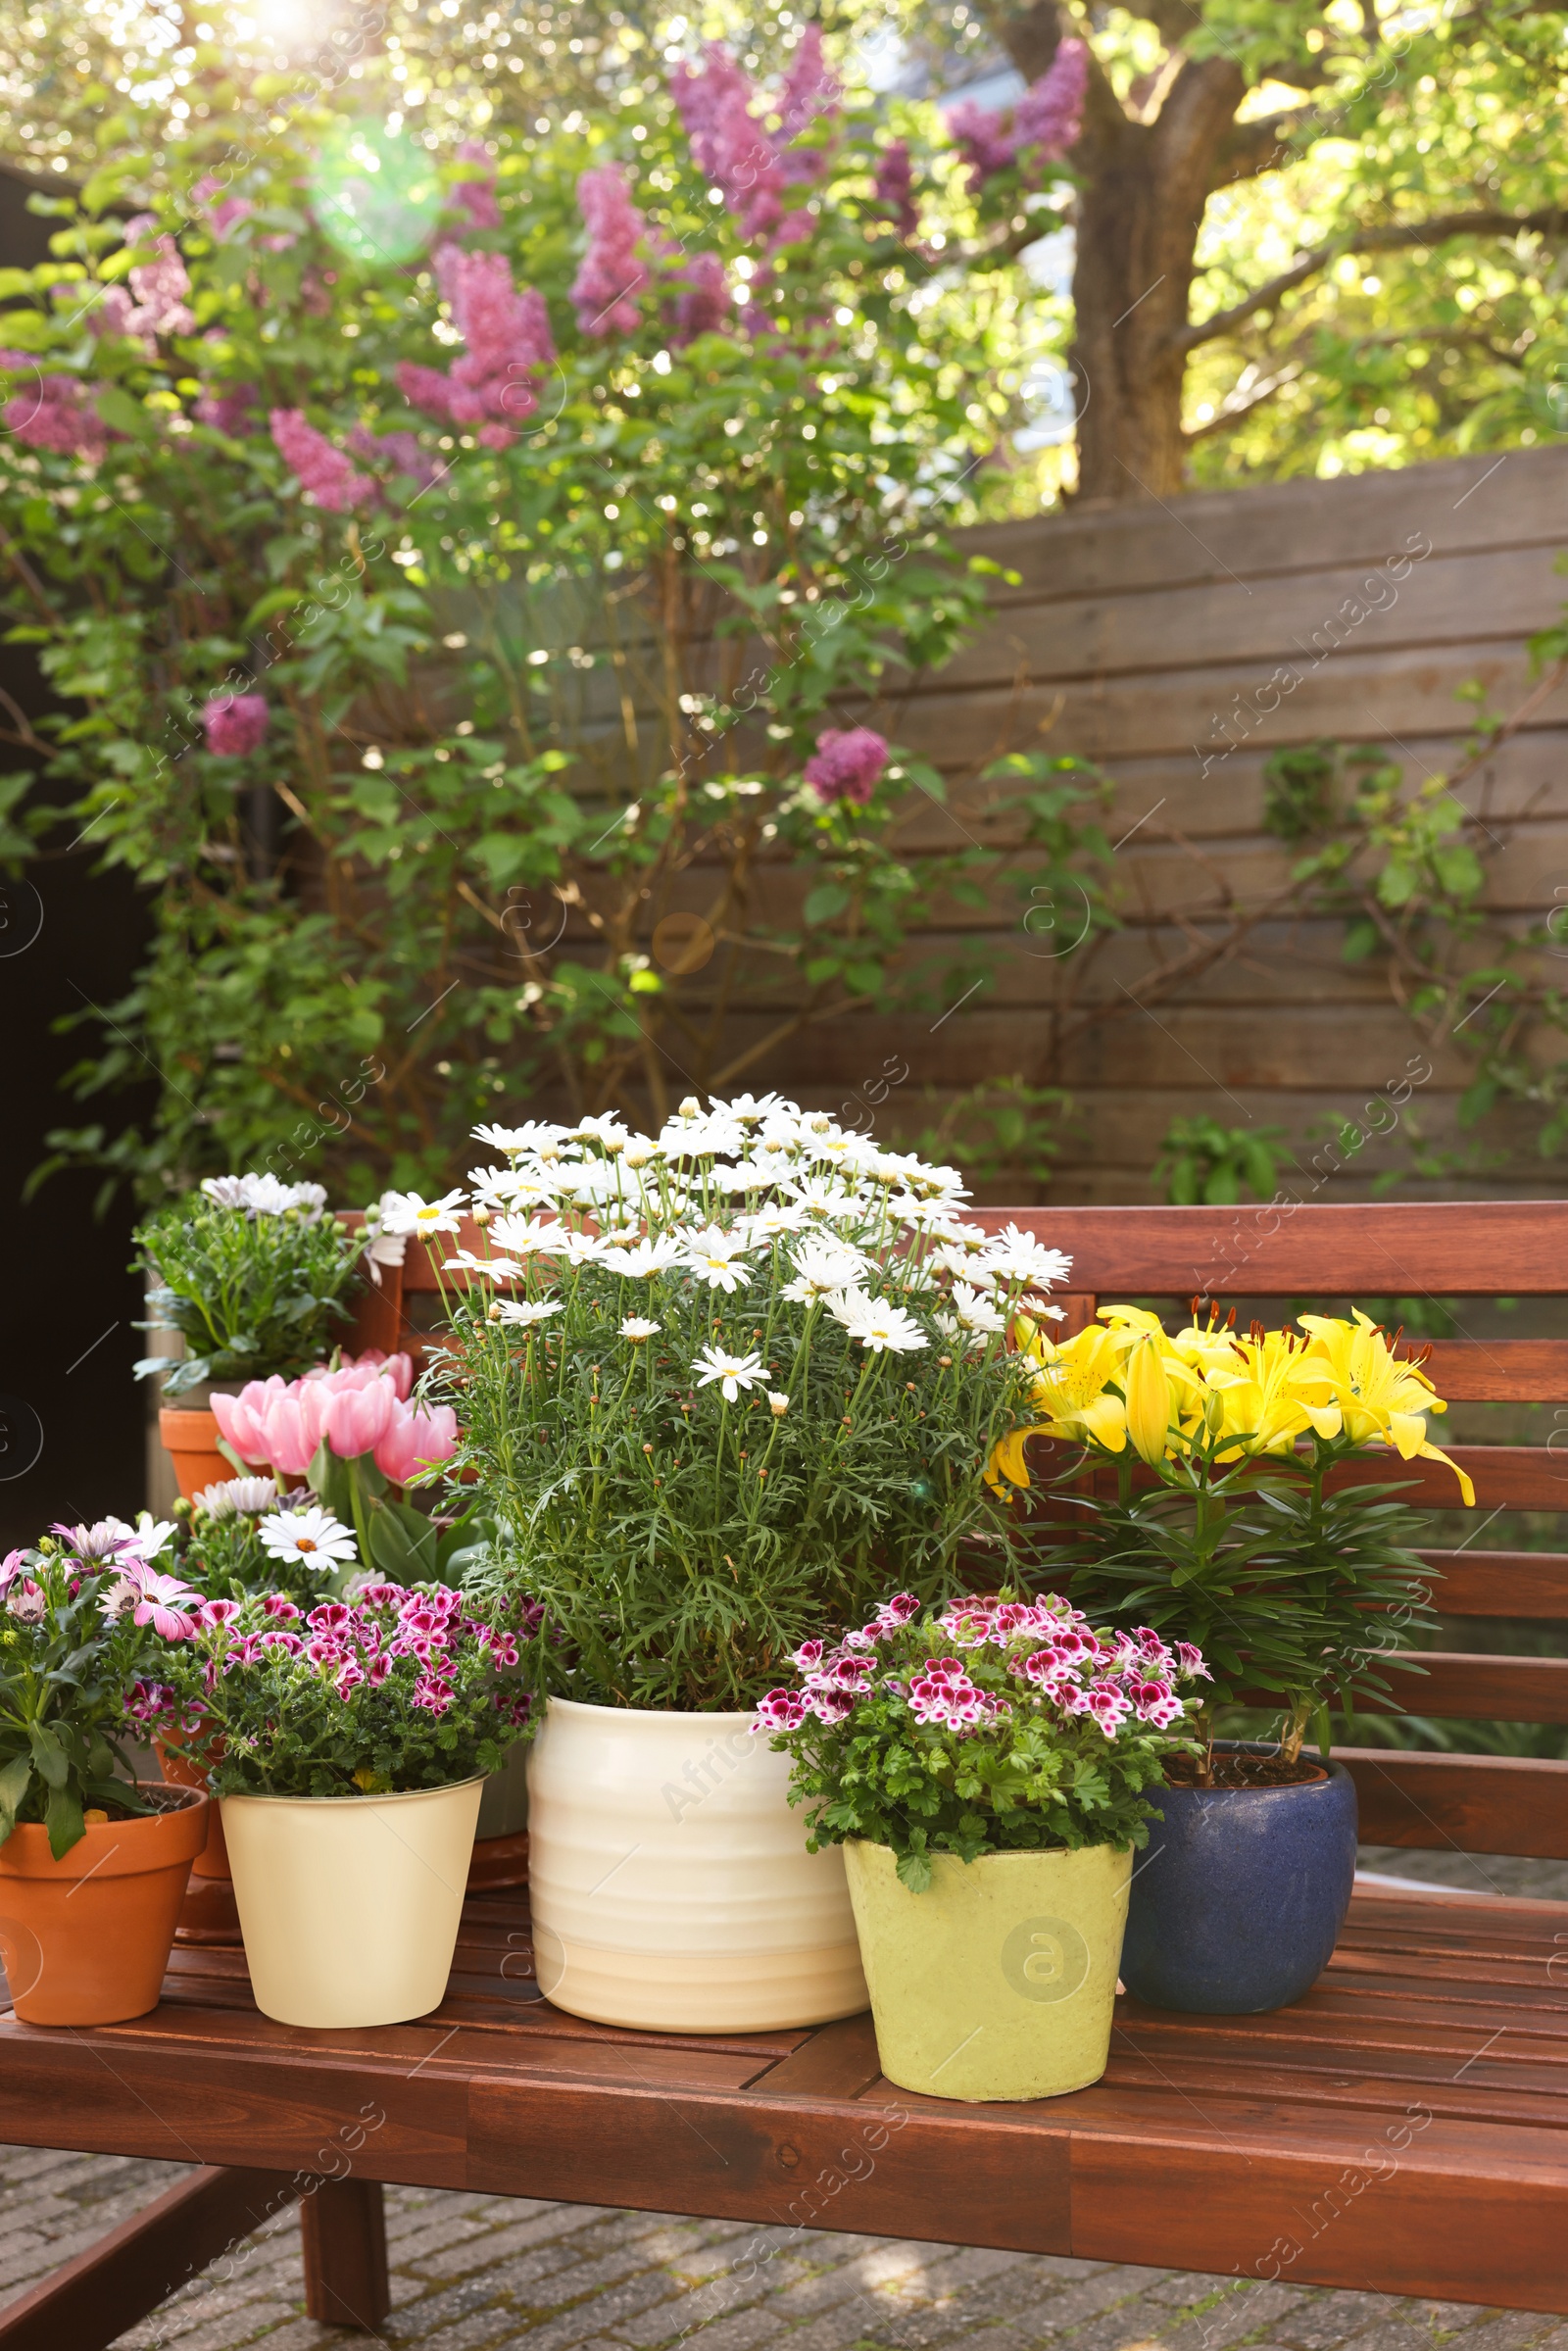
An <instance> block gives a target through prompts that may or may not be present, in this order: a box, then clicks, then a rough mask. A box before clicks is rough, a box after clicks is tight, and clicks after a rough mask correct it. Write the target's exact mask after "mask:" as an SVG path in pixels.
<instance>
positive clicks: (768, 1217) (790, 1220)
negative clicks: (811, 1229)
mask: <svg viewBox="0 0 1568 2351" xmlns="http://www.w3.org/2000/svg"><path fill="white" fill-rule="evenodd" d="M742 1222H743V1224H744V1225H745V1228H746V1236H747V1239H748V1240H749V1241H751V1242H753V1243H754V1244H755V1243H757V1242H760V1241H781V1240H783V1238H784V1236H785V1235H786V1234H788V1233H798V1232H800V1231H801V1229H802V1228H803V1226H804V1225H805V1224H806V1222H807V1215H806V1210H805V1209H804V1208H803V1207H802V1206H801V1204H800V1202H799V1201H798V1200H770V1201H769V1202H768V1203H767V1205H766V1207H763V1208H754V1209H753V1210H752V1213H751V1214H750V1215H749V1216H746V1217H744V1218H743V1219H742Z"/></svg>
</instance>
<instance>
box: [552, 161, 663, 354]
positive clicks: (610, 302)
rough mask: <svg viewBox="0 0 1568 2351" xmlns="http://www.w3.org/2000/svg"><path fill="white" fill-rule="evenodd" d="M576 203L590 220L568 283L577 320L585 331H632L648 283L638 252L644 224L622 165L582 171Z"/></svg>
mask: <svg viewBox="0 0 1568 2351" xmlns="http://www.w3.org/2000/svg"><path fill="white" fill-rule="evenodd" d="M577 203H578V205H579V207H580V209H581V212H582V217H583V219H584V220H585V221H586V222H587V224H588V250H587V252H586V253H585V254H584V255H583V258H582V266H581V268H580V269H578V271H577V274H576V276H575V277H574V278H573V279H572V282H571V300H572V305H573V307H574V309H575V310H576V313H577V324H578V325H579V326H580V327H581V329H582V331H583V333H584V334H596V335H610V334H632V333H634V332H635V331H636V327H637V323H638V318H639V311H638V305H637V297H638V295H639V294H640V293H641V291H642V289H643V287H644V286H645V285H646V284H647V283H648V271H647V269H645V268H644V266H643V263H642V262H641V260H640V259H639V258H638V253H637V247H638V243H639V241H640V239H641V238H642V236H643V233H644V230H645V227H646V225H647V224H646V222H645V221H644V220H643V216H642V214H641V213H640V212H639V211H638V210H637V207H636V206H635V205H634V204H633V202H632V200H631V193H630V190H629V189H628V188H627V185H626V179H625V174H624V173H623V172H622V171H621V170H620V167H619V166H618V165H617V164H602V165H601V166H600V167H599V168H598V169H597V170H596V171H584V172H583V174H582V176H581V177H580V179H579V180H578V182H577Z"/></svg>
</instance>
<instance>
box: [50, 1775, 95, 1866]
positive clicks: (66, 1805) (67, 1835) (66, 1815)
mask: <svg viewBox="0 0 1568 2351" xmlns="http://www.w3.org/2000/svg"><path fill="white" fill-rule="evenodd" d="M43 1819H44V1827H45V1828H46V1829H47V1830H48V1832H49V1850H50V1852H51V1853H52V1854H53V1855H54V1857H55V1859H56V1860H57V1861H64V1859H65V1857H66V1855H67V1854H68V1853H69V1852H70V1850H71V1848H72V1846H73V1845H75V1844H79V1843H80V1842H81V1840H82V1838H83V1837H85V1836H86V1834H87V1824H86V1822H85V1821H84V1820H83V1819H82V1817H81V1801H80V1798H79V1797H78V1796H76V1795H75V1794H74V1793H73V1791H72V1790H71V1789H70V1788H51V1789H50V1791H49V1802H48V1804H47V1806H46V1807H45V1810H44V1816H43Z"/></svg>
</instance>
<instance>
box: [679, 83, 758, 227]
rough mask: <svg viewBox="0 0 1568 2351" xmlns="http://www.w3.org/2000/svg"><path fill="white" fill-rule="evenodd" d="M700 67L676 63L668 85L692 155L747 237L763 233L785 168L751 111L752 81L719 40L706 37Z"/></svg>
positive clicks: (752, 97) (753, 94)
mask: <svg viewBox="0 0 1568 2351" xmlns="http://www.w3.org/2000/svg"><path fill="white" fill-rule="evenodd" d="M704 58H705V61H706V62H705V63H704V65H703V66H702V67H701V69H699V68H697V67H694V66H685V65H683V66H678V67H677V68H676V70H675V73H674V74H673V75H672V77H671V89H672V92H673V95H674V99H675V105H676V108H677V109H678V111H679V114H680V119H681V122H683V123H684V125H685V128H686V136H687V138H688V139H689V140H690V141H691V150H692V158H693V161H694V162H695V163H696V165H697V168H698V170H699V171H701V172H702V174H703V176H704V178H705V179H708V180H710V181H711V183H712V185H713V186H714V187H716V188H717V189H718V190H719V192H720V193H721V195H722V196H723V199H724V202H725V205H726V207H727V208H728V210H729V211H730V212H732V213H733V214H734V215H735V217H736V219H737V220H739V221H740V223H741V226H742V227H743V228H744V230H745V231H746V234H747V235H748V236H750V237H765V236H767V235H768V234H769V233H770V232H771V231H772V229H773V228H775V227H776V226H777V224H778V220H779V216H780V214H781V213H782V212H783V209H784V207H783V203H782V200H781V190H782V189H783V187H784V184H785V181H784V173H783V171H782V170H781V169H780V166H779V161H778V157H777V156H776V154H775V153H774V150H773V145H772V142H771V141H770V140H769V139H768V138H767V136H766V135H765V133H764V132H763V130H762V129H761V126H760V123H759V122H758V121H757V119H756V117H755V116H754V115H753V112H752V103H753V99H754V96H755V93H754V91H753V88H752V84H751V82H750V81H749V80H748V79H747V77H746V74H745V73H743V72H742V70H741V68H740V67H739V66H738V65H737V64H736V63H735V60H734V59H733V58H732V57H731V56H730V54H729V51H728V50H727V49H726V48H725V46H724V44H723V42H722V41H710V42H709V43H708V45H707V48H706V49H705V51H704Z"/></svg>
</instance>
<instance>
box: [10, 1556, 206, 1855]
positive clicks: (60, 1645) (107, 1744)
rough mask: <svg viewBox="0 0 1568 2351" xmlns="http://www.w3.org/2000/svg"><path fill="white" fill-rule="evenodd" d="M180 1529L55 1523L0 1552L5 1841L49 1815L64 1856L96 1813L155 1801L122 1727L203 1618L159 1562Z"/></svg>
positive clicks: (122, 1811)
mask: <svg viewBox="0 0 1568 2351" xmlns="http://www.w3.org/2000/svg"><path fill="white" fill-rule="evenodd" d="M171 1533H172V1529H171V1528H168V1527H162V1526H154V1525H153V1524H152V1522H151V1521H150V1520H147V1519H146V1518H145V1516H144V1518H143V1523H142V1525H141V1526H140V1528H132V1527H129V1526H127V1525H126V1524H125V1523H124V1521H123V1519H117V1518H111V1519H103V1520H101V1521H100V1522H99V1523H98V1524H97V1525H96V1526H92V1527H67V1526H57V1527H56V1528H55V1529H54V1531H53V1533H52V1534H50V1535H46V1536H45V1537H44V1538H43V1540H42V1541H41V1542H40V1543H36V1544H34V1545H32V1546H30V1547H28V1548H26V1549H21V1550H14V1551H12V1552H10V1553H9V1555H8V1556H7V1557H6V1559H5V1560H4V1562H3V1563H0V1844H3V1843H4V1842H5V1840H6V1838H7V1837H9V1836H10V1835H11V1832H12V1830H13V1829H14V1828H15V1827H16V1826H17V1824H18V1822H19V1821H31V1822H41V1823H42V1825H43V1826H44V1827H45V1828H46V1829H47V1830H48V1832H49V1849H50V1851H51V1852H52V1853H53V1855H54V1857H55V1859H56V1860H57V1861H59V1860H61V1859H62V1858H63V1857H64V1856H65V1855H66V1854H67V1853H69V1852H70V1850H71V1848H72V1846H73V1845H74V1844H76V1843H77V1842H78V1841H79V1839H80V1838H81V1837H83V1836H84V1835H85V1832H86V1826H87V1821H88V1820H89V1819H90V1818H91V1817H93V1816H94V1815H96V1817H97V1818H98V1819H99V1820H103V1819H106V1818H110V1817H113V1818H123V1817H124V1816H125V1815H126V1814H127V1813H141V1812H145V1811H146V1810H147V1809H148V1806H147V1802H146V1799H145V1798H144V1797H143V1796H142V1795H141V1794H140V1793H139V1792H138V1790H137V1788H136V1784H135V1774H134V1771H133V1768H132V1765H131V1763H130V1761H129V1759H128V1758H127V1757H126V1755H125V1754H124V1752H123V1749H122V1748H121V1746H120V1745H119V1744H118V1743H117V1739H116V1734H117V1733H119V1732H122V1731H123V1728H124V1719H125V1714H124V1709H125V1698H126V1693H127V1691H128V1690H130V1689H131V1688H132V1687H133V1686H134V1684H135V1683H136V1680H137V1678H138V1676H139V1675H140V1674H141V1673H142V1672H144V1671H145V1670H146V1664H147V1660H148V1658H149V1657H150V1656H152V1655H155V1654H156V1653H157V1652H158V1651H159V1650H160V1648H161V1646H162V1637H164V1636H167V1635H171V1634H172V1635H182V1634H184V1633H185V1632H187V1631H189V1630H190V1629H191V1627H192V1626H193V1625H194V1622H195V1618H194V1614H193V1613H192V1611H193V1610H194V1609H195V1607H196V1605H197V1604H198V1603H197V1598H196V1595H195V1594H194V1593H192V1592H187V1591H186V1590H185V1589H184V1588H183V1586H182V1585H181V1584H180V1583H179V1581H178V1579H177V1578H175V1577H172V1576H168V1575H165V1574H164V1573H162V1572H161V1571H160V1570H159V1569H157V1568H155V1567H153V1566H152V1564H151V1561H152V1559H154V1558H155V1557H156V1556H157V1555H158V1553H159V1551H160V1550H161V1549H162V1548H163V1547H164V1544H165V1543H166V1542H167V1540H168V1537H169V1535H170V1534H171Z"/></svg>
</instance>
